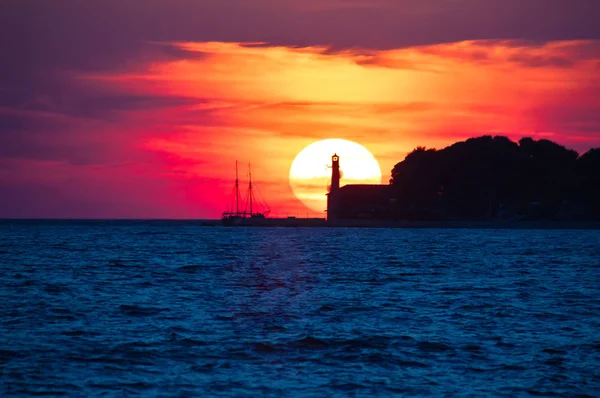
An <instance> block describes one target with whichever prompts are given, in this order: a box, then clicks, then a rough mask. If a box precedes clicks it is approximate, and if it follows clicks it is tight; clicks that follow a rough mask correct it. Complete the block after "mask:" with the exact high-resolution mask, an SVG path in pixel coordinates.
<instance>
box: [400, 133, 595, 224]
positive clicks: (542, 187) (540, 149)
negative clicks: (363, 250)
mask: <svg viewBox="0 0 600 398" xmlns="http://www.w3.org/2000/svg"><path fill="white" fill-rule="evenodd" d="M599 179H600V149H592V150H590V151H588V152H587V153H586V154H584V155H582V156H581V157H578V154H577V152H575V151H573V150H570V149H567V148H565V147H564V146H561V145H559V144H557V143H555V142H552V141H549V140H545V139H542V140H538V141H536V140H534V139H532V138H523V139H521V140H520V141H519V142H518V143H516V142H513V141H511V140H510V139H508V138H507V137H503V136H496V137H492V136H489V135H488V136H482V137H477V138H470V139H468V140H466V141H463V142H457V143H455V144H453V145H451V146H449V147H447V148H444V149H442V150H435V149H426V148H424V147H417V148H416V149H415V150H413V151H412V152H411V153H409V154H408V155H407V156H406V158H405V159H404V160H403V161H402V162H400V163H398V164H396V165H395V166H394V168H393V169H392V178H391V180H390V183H391V185H392V192H393V196H394V199H395V202H396V206H395V210H394V217H397V218H406V219H444V218H450V219H452V218H455V219H476V218H510V217H512V218H529V219H556V218H577V217H579V218H598V217H599V213H600V212H599V209H598V208H599V207H600V191H599V189H600V181H599Z"/></svg>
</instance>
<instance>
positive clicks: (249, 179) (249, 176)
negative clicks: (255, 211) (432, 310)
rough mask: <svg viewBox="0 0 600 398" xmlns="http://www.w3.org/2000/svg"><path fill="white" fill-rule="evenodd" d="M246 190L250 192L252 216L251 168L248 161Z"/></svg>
mask: <svg viewBox="0 0 600 398" xmlns="http://www.w3.org/2000/svg"><path fill="white" fill-rule="evenodd" d="M248 184H249V185H248V190H249V193H250V195H249V196H250V216H252V170H251V169H250V163H248Z"/></svg>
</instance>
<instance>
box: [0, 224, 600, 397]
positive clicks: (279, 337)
mask: <svg viewBox="0 0 600 398" xmlns="http://www.w3.org/2000/svg"><path fill="white" fill-rule="evenodd" d="M0 264H1V267H2V268H1V274H0V321H1V326H0V395H2V396H34V395H46V396H53V395H56V396H59V395H67V396H96V395H97V396H100V395H102V396H119V397H121V396H128V395H143V396H164V397H169V396H281V395H283V396H311V397H320V396H324V397H325V396H398V395H403V396H413V395H458V396H470V395H472V396H482V395H483V396H507V397H513V396H530V395H534V396H554V395H566V396H576V395H578V394H579V395H581V396H586V395H587V396H598V394H599V392H600V231H523V230H517V231H507V230H502V231H490V230H434V229H429V230H403V229H396V230H385V229H379V230H378V229H326V228H317V229H308V228H307V229H295V228H273V229H268V228H264V229H261V228H254V229H252V228H249V229H244V228H240V229H227V228H221V227H197V226H194V225H193V224H189V223H168V222H158V223H148V222H147V223H144V222H138V223H75V222H74V223H42V222H37V223H36V222H28V223H14V222H12V223H11V222H4V223H2V224H0Z"/></svg>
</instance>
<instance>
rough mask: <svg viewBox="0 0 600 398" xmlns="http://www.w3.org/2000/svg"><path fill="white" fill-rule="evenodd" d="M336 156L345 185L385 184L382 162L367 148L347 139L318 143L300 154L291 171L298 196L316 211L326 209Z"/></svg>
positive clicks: (291, 180) (291, 183)
mask: <svg viewBox="0 0 600 398" xmlns="http://www.w3.org/2000/svg"><path fill="white" fill-rule="evenodd" d="M334 154H337V155H338V156H339V157H340V169H341V173H342V179H341V185H346V184H380V183H381V168H380V167H379V163H378V162H377V160H376V159H375V157H374V156H373V154H371V152H369V150H367V149H366V148H365V147H364V146H362V145H360V144H357V143H355V142H352V141H348V140H343V139H327V140H321V141H317V142H314V143H312V144H310V145H309V146H307V147H306V148H304V149H303V150H302V151H301V152H300V153H298V155H297V156H296V158H295V159H294V162H293V163H292V167H291V169H290V185H291V187H292V190H293V192H294V195H295V196H296V197H297V198H298V199H299V200H300V201H301V202H302V203H303V204H304V205H305V206H306V207H308V208H310V209H312V210H315V211H318V212H322V211H324V210H325V207H326V203H327V197H326V196H325V195H326V194H327V187H328V184H329V183H330V178H331V168H330V166H331V157H332V156H333V155H334Z"/></svg>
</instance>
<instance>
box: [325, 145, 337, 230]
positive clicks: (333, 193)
mask: <svg viewBox="0 0 600 398" xmlns="http://www.w3.org/2000/svg"><path fill="white" fill-rule="evenodd" d="M339 197H340V157H339V156H338V155H337V154H334V155H333V156H332V157H331V188H330V189H329V193H328V194H327V220H328V221H334V220H336V219H337V218H338V213H339V200H340V198H339Z"/></svg>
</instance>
